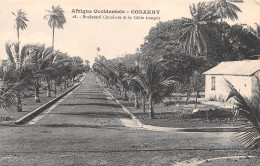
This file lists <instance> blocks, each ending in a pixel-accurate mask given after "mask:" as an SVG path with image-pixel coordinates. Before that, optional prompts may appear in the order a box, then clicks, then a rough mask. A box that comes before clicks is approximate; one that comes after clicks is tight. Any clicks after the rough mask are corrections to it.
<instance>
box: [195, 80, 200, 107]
mask: <svg viewBox="0 0 260 166" xmlns="http://www.w3.org/2000/svg"><path fill="white" fill-rule="evenodd" d="M199 93H200V92H199V85H197V90H196V100H195V109H196V108H197V105H198V97H199Z"/></svg>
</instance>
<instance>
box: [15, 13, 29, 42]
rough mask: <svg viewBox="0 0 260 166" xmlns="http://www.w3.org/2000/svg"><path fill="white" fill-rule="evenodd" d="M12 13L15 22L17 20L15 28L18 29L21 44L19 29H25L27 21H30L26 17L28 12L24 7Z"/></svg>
mask: <svg viewBox="0 0 260 166" xmlns="http://www.w3.org/2000/svg"><path fill="white" fill-rule="evenodd" d="M12 14H13V15H14V16H15V22H16V25H15V28H16V30H17V39H18V45H19V44H20V41H19V38H20V35H19V30H20V29H21V30H25V29H26V27H27V24H26V22H28V21H29V20H28V19H27V17H26V15H27V14H26V13H25V12H24V11H23V10H22V9H19V10H17V13H16V14H15V13H14V12H12Z"/></svg>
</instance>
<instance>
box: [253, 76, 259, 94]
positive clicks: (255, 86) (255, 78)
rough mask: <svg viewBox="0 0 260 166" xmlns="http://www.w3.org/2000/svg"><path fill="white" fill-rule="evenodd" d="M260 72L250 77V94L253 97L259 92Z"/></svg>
mask: <svg viewBox="0 0 260 166" xmlns="http://www.w3.org/2000/svg"><path fill="white" fill-rule="evenodd" d="M259 81H260V71H258V72H256V73H255V75H254V76H253V77H252V86H253V88H252V94H253V95H255V94H257V93H259V90H260V82H259Z"/></svg>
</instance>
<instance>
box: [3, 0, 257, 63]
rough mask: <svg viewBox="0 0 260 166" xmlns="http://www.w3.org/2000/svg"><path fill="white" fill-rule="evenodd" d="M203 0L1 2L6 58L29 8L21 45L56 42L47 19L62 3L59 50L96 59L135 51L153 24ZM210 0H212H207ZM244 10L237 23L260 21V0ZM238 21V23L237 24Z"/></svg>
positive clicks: (183, 12) (182, 13)
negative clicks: (20, 14)
mask: <svg viewBox="0 0 260 166" xmlns="http://www.w3.org/2000/svg"><path fill="white" fill-rule="evenodd" d="M201 1H202V0H160V1H158V0H98V1H97V0H73V1H71V0H45V1H42V0H41V1H36V0H19V1H17V0H0V32H1V35H0V59H7V55H6V53H5V43H6V42H10V43H13V42H17V33H16V29H15V28H14V25H15V17H14V16H13V15H12V14H11V12H16V11H17V9H23V10H24V11H25V12H26V13H27V18H28V19H29V22H28V23H27V26H28V27H27V28H26V30H24V31H20V41H21V45H24V44H29V43H30V44H37V43H39V44H45V46H46V47H49V46H51V44H52V30H51V28H50V27H49V26H48V24H47V20H44V19H43V17H44V15H46V10H51V6H52V5H54V6H57V5H60V6H61V8H62V9H63V10H64V11H65V17H66V20H67V22H66V24H65V25H64V29H55V46H54V47H55V49H56V50H60V51H61V52H64V53H68V54H69V55H70V56H80V57H82V58H83V59H84V60H89V61H90V62H91V63H93V61H94V58H95V57H96V56H97V50H96V48H97V47H100V49H101V51H100V53H99V54H101V55H104V56H105V57H106V58H107V59H112V58H116V57H120V56H123V55H125V54H133V53H135V51H136V49H137V48H139V47H140V45H141V44H142V43H143V42H144V37H145V36H147V35H148V33H149V30H150V29H151V27H153V26H155V25H156V23H158V22H159V21H162V22H163V21H168V20H173V19H176V18H181V17H190V13H189V5H190V4H192V3H198V2H201ZM205 1H207V0H205ZM236 5H237V6H238V7H240V9H241V10H242V13H239V14H238V16H239V20H238V21H236V22H233V23H242V24H244V23H245V24H248V25H251V26H254V23H258V24H260V5H259V4H257V3H256V2H255V0H244V3H241V4H236ZM73 9H83V10H92V12H93V11H94V10H95V9H97V10H102V9H108V10H123V11H126V12H129V13H125V14H96V13H86V14H85V15H86V16H88V15H97V16H98V15H101V16H102V17H103V16H106V15H107V16H113V15H115V16H131V17H133V16H144V17H146V16H149V17H150V16H152V17H160V20H146V19H143V20H142V19H83V18H79V17H80V16H81V17H83V14H79V13H77V14H76V15H77V17H78V18H73V16H74V15H75V13H72V10H73ZM132 10H160V13H159V14H154V15H145V14H131V11H132ZM233 23H232V24H233Z"/></svg>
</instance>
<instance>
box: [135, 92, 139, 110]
mask: <svg viewBox="0 0 260 166" xmlns="http://www.w3.org/2000/svg"><path fill="white" fill-rule="evenodd" d="M135 108H136V109H137V108H139V102H138V94H137V93H135Z"/></svg>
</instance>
